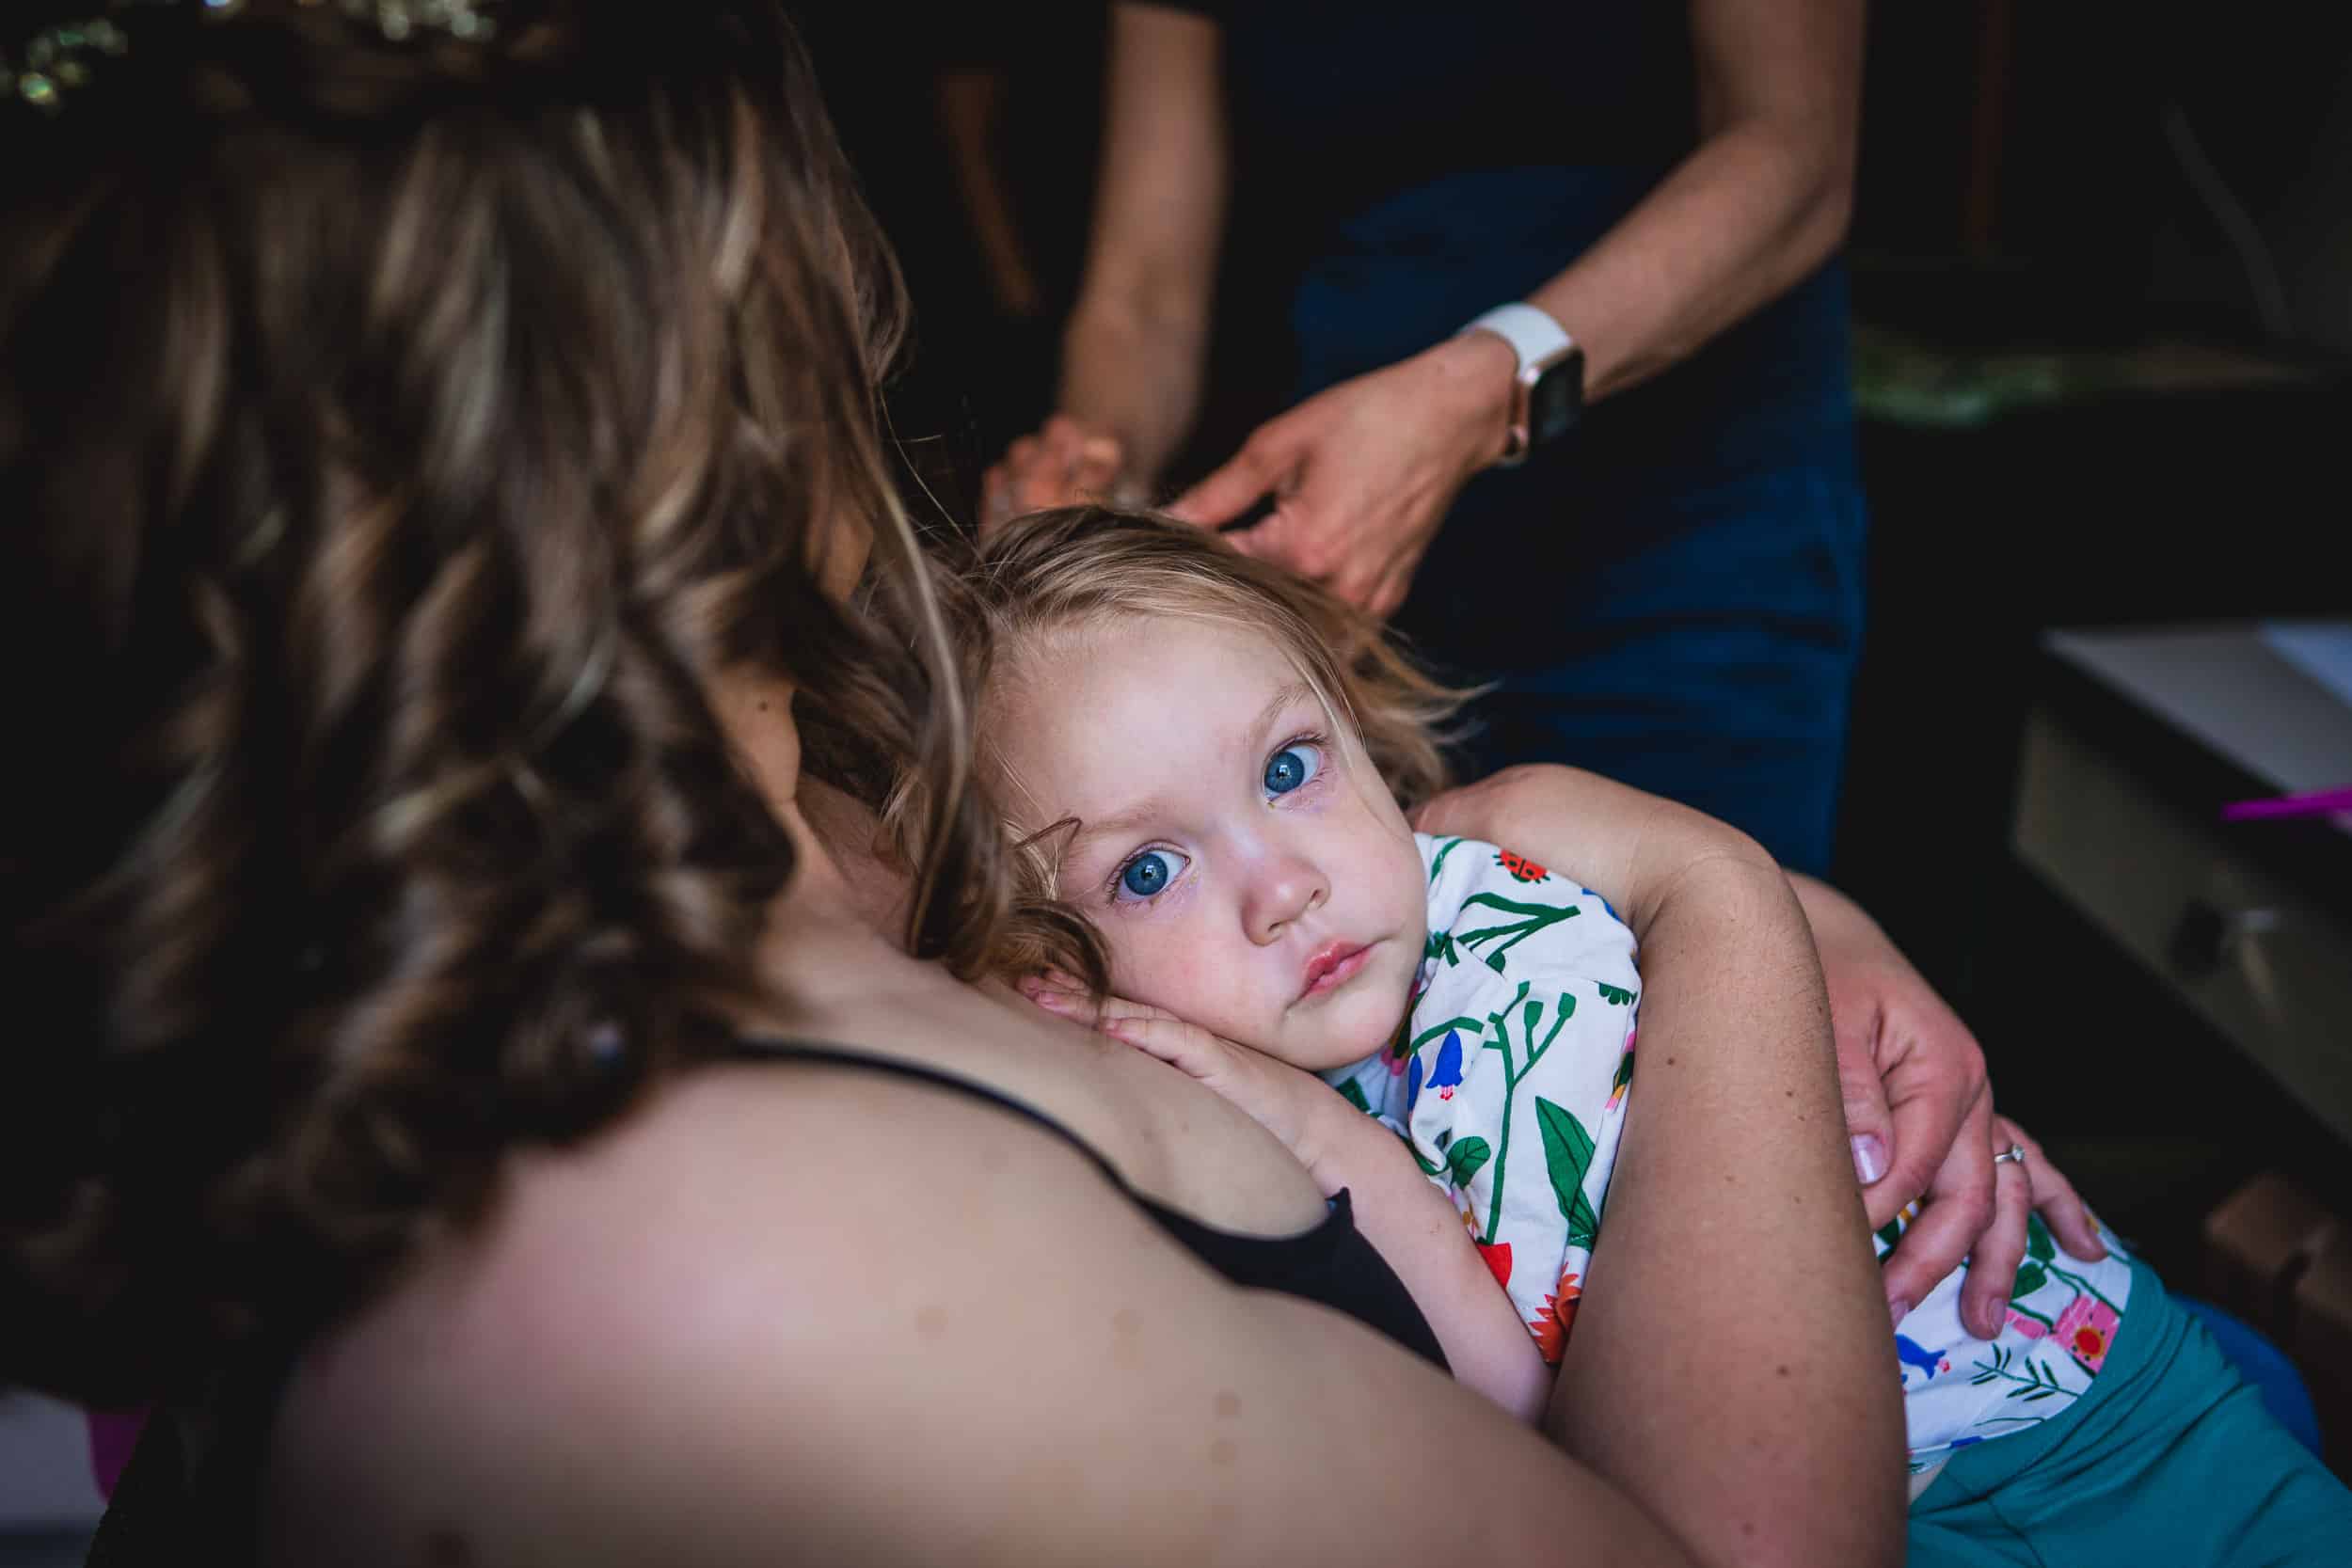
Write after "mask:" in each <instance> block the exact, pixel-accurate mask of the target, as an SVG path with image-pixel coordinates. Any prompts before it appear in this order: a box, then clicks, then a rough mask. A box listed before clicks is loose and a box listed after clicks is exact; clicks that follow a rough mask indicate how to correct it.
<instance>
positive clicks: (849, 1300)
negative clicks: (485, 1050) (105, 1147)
mask: <svg viewBox="0 0 2352 1568" xmlns="http://www.w3.org/2000/svg"><path fill="white" fill-rule="evenodd" d="M1106 1202H1107V1203H1108V1204H1110V1205H1112V1206H1114V1207H1115V1208H1119V1209H1124V1208H1127V1207H1128V1206H1127V1205H1126V1203H1125V1200H1124V1199H1122V1198H1120V1196H1119V1195H1118V1194H1117V1193H1116V1192H1115V1190H1114V1189H1112V1188H1111V1187H1110V1186H1109V1185H1108V1184H1107V1183H1106V1182H1104V1180H1103V1179H1102V1177H1101V1176H1100V1174H1099V1171H1098V1169H1097V1168H1096V1167H1095V1166H1094V1165H1093V1164H1091V1162H1089V1160H1088V1159H1087V1158H1086V1157H1085V1156H1084V1155H1083V1154H1082V1153H1080V1152H1079V1151H1078V1150H1077V1149H1076V1148H1073V1147H1072V1146H1071V1145H1070V1144H1069V1143H1068V1142H1066V1141H1065V1140H1063V1139H1060V1138H1057V1137H1056V1136H1054V1135H1053V1134H1052V1133H1050V1132H1046V1131H1045V1130H1043V1129H1041V1128H1040V1127H1038V1126H1037V1125H1036V1124H1034V1123H1032V1122H1030V1121H1028V1120H1026V1119H1025V1118H1022V1117H1017V1116H1013V1115H1009V1114H1007V1113H1006V1112H1004V1111H1003V1110H1001V1109H999V1108H996V1107H993V1106H991V1105H988V1104H986V1103H984V1102H982V1101H979V1100H977V1099H976V1098H973V1097H970V1096H964V1095H959V1094H954V1093H951V1092H947V1091H945V1090H942V1089H940V1088H937V1087H933V1086H930V1085H925V1084H922V1083H920V1082H917V1081H914V1080H911V1079H908V1078H904V1077H899V1076H896V1075H886V1074H882V1073H876V1072H871V1071H861V1070H850V1069H838V1068H834V1069H828V1068H825V1067H823V1066H814V1067H809V1068H805V1069H795V1070H791V1071H777V1070H774V1069H771V1068H765V1067H760V1066H741V1067H734V1066H730V1067H719V1068H712V1069H704V1070H702V1071H698V1072H696V1073H694V1074H693V1075H691V1077H689V1078H688V1079H686V1080H684V1081H683V1082H681V1083H680V1084H678V1085H675V1086H674V1087H671V1088H669V1089H667V1090H665V1091H663V1092H662V1093H660V1095H659V1096H658V1097H656V1099H655V1100H654V1101H653V1102H651V1103H650V1104H648V1105H647V1106H646V1107H644V1109H643V1110H642V1111H641V1112H640V1113H639V1114H638V1115H636V1116H635V1117H632V1118H630V1119H629V1120H628V1121H627V1122H626V1123H624V1124H623V1125H621V1126H619V1127H617V1128H615V1129H613V1130H612V1132H609V1133H607V1134H605V1135H603V1136H601V1137H599V1138H597V1139H596V1140H595V1141H594V1142H592V1143H591V1144H589V1145H587V1146H585V1147H584V1148H580V1149H575V1150H569V1151H560V1152H558V1151H548V1152H541V1153H533V1154H530V1155H525V1156H520V1157H518V1158H517V1159H516V1162H515V1164H514V1166H513V1168H512V1170H511V1171H510V1173H509V1178H508V1180H507V1183H506V1186H505V1190H504V1192H503V1194H502V1196H501V1201H500V1203H499V1205H498V1207H497V1210H496V1212H494V1213H493V1215H492V1216H491V1217H490V1219H489V1221H488V1223H486V1224H485V1226H484V1227H482V1228H481V1230H480V1231H479V1232H478V1233H477V1234H475V1235H473V1236H470V1237H469V1238H467V1239H465V1240H464V1241H462V1242H453V1243H448V1244H444V1245H441V1246H438V1247H436V1248H433V1249H430V1250H429V1252H428V1253H427V1255H426V1256H425V1257H423V1258H422V1259H420V1260H419V1261H418V1262H417V1263H416V1264H415V1265H414V1266H413V1267H412V1268H411V1269H410V1271H409V1272H408V1273H407V1274H406V1275H405V1277H403V1278H402V1279H400V1280H399V1281H398V1282H397V1283H396V1284H395V1285H394V1286H393V1287H392V1288H391V1289H390V1290H389V1291H386V1292H385V1293H384V1294H383V1295H382V1296H381V1297H380V1298H379V1299H378V1300H377V1301H376V1302H374V1303H373V1305H372V1306H371V1307H368V1308H367V1309H365V1310H364V1311H363V1312H361V1313H360V1314H359V1315H358V1316H357V1317H356V1318H355V1319H353V1320H352V1321H350V1322H349V1323H345V1324H343V1325H342V1326H341V1327H339V1328H337V1329H336V1330H334V1331H332V1332H330V1333H329V1334H328V1335H326V1337H324V1338H323V1339H322V1340H321V1341H320V1343H319V1344H318V1345H317V1346H316V1347H315V1348H314V1349H313V1350H312V1351H311V1352H310V1354H308V1355H306V1356H305V1358H304V1359H303V1361H302V1363H301V1364H300V1365H299V1366H298V1367H297V1369H296V1371H295V1375H294V1379H293V1381H292V1383H291V1385H290V1386H289V1388H288V1390H287V1395H286V1399H285V1401H284V1403H283V1405H282V1406H281V1409H280V1411H279V1415H278V1426H277V1430H276V1432H275V1433H274V1434H273V1440H272V1444H271V1465H270V1474H269V1477H268V1496H269V1498H270V1513H271V1515H272V1518H273V1520H274V1523H275V1526H276V1529H277V1538H278V1539H277V1544H278V1548H279V1549H278V1550H276V1551H274V1552H273V1556H274V1557H277V1558H278V1559H281V1560H310V1558H312V1557H313V1556H315V1555H318V1554H319V1553H321V1552H323V1551H324V1550H326V1548H328V1547H329V1546H330V1545H331V1546H332V1548H333V1549H334V1550H335V1552H336V1553H337V1554H338V1557H339V1559H340V1558H343V1557H349V1556H350V1555H351V1554H352V1552H353V1551H354V1550H356V1549H359V1548H361V1547H365V1546H367V1545H368V1544H371V1543H373V1544H374V1545H375V1546H377V1547H380V1548H381V1549H382V1550H383V1551H384V1553H385V1555H386V1556H387V1557H388V1559H392V1560H401V1561H408V1562H413V1561H415V1560H418V1559H419V1557H420V1555H421V1556H423V1557H424V1558H425V1559H426V1560H436V1559H434V1557H433V1549H435V1548H436V1546H437V1537H435V1535H434V1532H435V1531H442V1532H454V1536H455V1538H456V1539H460V1540H463V1541H464V1542H466V1543H467V1544H468V1549H469V1560H485V1557H484V1552H485V1549H487V1550H488V1558H487V1560H496V1559H497V1558H499V1557H502V1556H508V1555H515V1554H519V1555H522V1556H524V1557H531V1556H534V1555H538V1554H541V1553H543V1552H544V1550H545V1549H546V1548H547V1547H548V1545H549V1544H550V1543H549V1542H548V1540H547V1538H546V1537H545V1536H544V1534H542V1533H540V1528H541V1527H542V1526H544V1525H545V1524H546V1523H547V1521H546V1520H545V1519H544V1518H542V1517H538V1516H537V1514H536V1511H533V1510H532V1509H530V1508H528V1507H526V1506H522V1505H523V1504H524V1501H525V1499H527V1498H529V1497H555V1496H559V1495H563V1494H565V1493H568V1492H569V1491H571V1490H572V1489H573V1488H574V1487H576V1486H579V1485H587V1486H591V1487H595V1486H597V1485H599V1483H600V1482H599V1478H601V1484H603V1485H604V1487H605V1488H606V1489H607V1496H619V1495H621V1494H625V1493H628V1492H631V1491H634V1490H638V1489H642V1488H644V1487H647V1486H651V1485H656V1484H661V1485H668V1484H670V1483H672V1482H675V1481H682V1480H683V1479H684V1478H667V1479H666V1480H660V1479H658V1478H660V1470H661V1467H662V1465H664V1463H665V1458H664V1455H665V1453H666V1454H669V1455H678V1454H683V1453H685V1452H690V1451H692V1450H693V1449H695V1448H696V1447H697V1445H696V1444H693V1443H683V1444H681V1443H679V1442H678V1441H676V1440H675V1439H676V1438H677V1437H678V1435H679V1434H678V1433H675V1432H669V1433H667V1437H668V1439H669V1440H668V1441H665V1440H664V1433H665V1429H667V1428H670V1427H672V1426H673V1425H674V1424H675V1422H677V1421H679V1420H681V1419H684V1420H687V1421H690V1422H691V1420H692V1419H693V1416H692V1407H693V1405H694V1404H695V1402H696V1401H697V1399H698V1397H699V1396H698V1394H697V1391H698V1390H699V1391H701V1392H702V1393H706V1394H707V1390H708V1388H709V1386H710V1385H711V1384H712V1383H713V1381H714V1380H723V1379H724V1378H726V1377H734V1378H738V1379H760V1378H764V1379H766V1380H768V1381H769V1382H771V1384H774V1385H776V1386H777V1389H778V1392H779V1394H780V1395H788V1391H789V1388H790V1386H791V1385H792V1384H793V1382H794V1381H795V1380H796V1376H797V1375H798V1372H796V1369H798V1371H799V1372H810V1373H818V1372H824V1371H827V1370H828V1369H827V1366H826V1363H827V1361H828V1357H829V1354H830V1348H837V1347H839V1346H841V1345H843V1344H846V1343H849V1342H850V1341H852V1340H855V1339H857V1338H863V1337H868V1336H870V1334H871V1332H872V1330H873V1327H874V1325H875V1323H876V1321H877V1317H878V1315H880V1316H881V1317H884V1318H887V1319H889V1320H890V1321H891V1322H892V1323H893V1324H894V1325H895V1326H894V1328H893V1333H895V1334H896V1335H898V1337H900V1338H902V1339H903V1341H904V1343H906V1344H907V1345H908V1346H910V1347H914V1346H919V1345H922V1344H924V1343H926V1342H927V1340H929V1339H932V1338H939V1337H941V1336H942V1335H944V1334H946V1331H947V1330H946V1325H947V1324H948V1323H950V1322H952V1321H953V1320H955V1319H956V1318H958V1317H962V1318H964V1319H965V1320H966V1321H964V1322H962V1323H960V1324H958V1329H959V1332H960V1334H961V1335H969V1334H972V1333H974V1332H976V1331H977V1330H979V1329H980V1328H981V1327H982V1325H980V1324H976V1323H971V1322H970V1321H969V1313H968V1311H960V1310H959V1307H958V1297H959V1294H960V1292H959V1290H958V1286H957V1281H956V1279H955V1278H954V1277H952V1275H944V1274H943V1272H942V1265H943V1264H944V1263H946V1262H947V1261H948V1260H949V1259H950V1257H951V1254H952V1253H953V1252H954V1251H955V1250H957V1246H958V1239H959V1233H960V1232H961V1230H963V1229H964V1228H966V1227H970V1226H971V1225H973V1224H974V1223H976V1220H977V1217H978V1216H980V1215H982V1214H986V1215H987V1216H988V1220H987V1223H988V1225H989V1226H990V1227H991V1228H993V1229H994V1230H995V1231H997V1232H998V1233H999V1234H1000V1235H1001V1234H1004V1233H1005V1232H1006V1230H1007V1228H1008V1227H1022V1228H1025V1227H1041V1229H1042V1228H1050V1227H1060V1226H1067V1225H1074V1224H1089V1223H1092V1224H1095V1225H1096V1226H1097V1227H1098V1228H1099V1226H1100V1224H1101V1222H1102V1219H1103V1215H1104V1204H1105V1203H1106ZM1008 1239H1009V1240H1017V1238H1008ZM722 1369H726V1370H722ZM831 1370H838V1369H831ZM878 1371H879V1373H880V1377H879V1386H888V1384H889V1381H890V1374H889V1370H888V1369H887V1368H882V1369H878ZM629 1433H635V1434H636V1435H634V1436H632V1435H628V1434H629ZM549 1466H553V1467H554V1468H553V1469H550V1468H549ZM648 1467H650V1468H648ZM607 1471H611V1472H613V1473H611V1474H606V1473H605V1472H607ZM622 1471H627V1472H628V1473H627V1474H622V1473H620V1472H622ZM516 1532H521V1533H516ZM501 1539H504V1540H505V1544H506V1545H507V1546H509V1547H511V1548H512V1551H511V1552H510V1551H502V1550H497V1549H491V1548H494V1547H496V1545H497V1544H498V1543H499V1542H500V1541H501Z"/></svg>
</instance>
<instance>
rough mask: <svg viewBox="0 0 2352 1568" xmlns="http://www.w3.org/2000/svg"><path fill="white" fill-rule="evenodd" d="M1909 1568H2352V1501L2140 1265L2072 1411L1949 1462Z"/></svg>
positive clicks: (1918, 1520)
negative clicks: (2102, 1360)
mask: <svg viewBox="0 0 2352 1568" xmlns="http://www.w3.org/2000/svg"><path fill="white" fill-rule="evenodd" d="M1910 1560H1911V1564H1912V1568H1944V1565H1947V1564H1948V1565H1950V1568H1991V1565H1993V1564H2004V1565H2007V1564H2027V1565H2030V1568H2106V1565H2107V1564H2110V1563H2112V1564H2118V1565H2122V1564H2129V1565H2131V1568H2148V1565H2157V1564H2161V1565H2163V1568H2206V1565H2208V1564H2222V1563H2227V1564H2245V1565H2247V1568H2252V1565H2254V1564H2257V1563H2260V1564H2265V1565H2272V1564H2280V1565H2283V1564H2295V1565H2296V1568H2300V1565H2302V1564H2307V1563H2308V1564H2311V1565H2312V1568H2322V1565H2325V1568H2346V1565H2352V1492H2347V1491H2346V1490H2345V1489H2344V1483H2343V1482H2342V1481H2338V1480H2336V1478H2335V1477H2334V1476H2332V1475H2330V1474H2329V1473H2328V1470H2327V1468H2326V1466H2324V1465H2321V1464H2320V1462H2319V1461H2318V1459H2317V1458H2316V1457H2314V1456H2313V1455H2312V1452H2311V1451H2310V1450H2309V1449H2305V1448H2304V1447H2303V1446H2302V1445H2301V1444H2300V1443H2298V1442H2296V1440H2295V1439H2294V1437H2293V1436H2291V1435H2289V1433H2287V1430H2286V1429H2285V1428H2284V1427H2282V1426H2280V1424H2279V1423H2278V1422H2277V1421H2275V1420H2273V1419H2272V1418H2271V1417H2270V1414H2269V1412H2268V1411H2266V1410H2265V1409H2264V1408H2263V1404H2262V1398H2261V1396H2260V1395H2259V1394H2257V1393H2256V1392H2255V1391H2254V1388H2253V1387H2252V1386H2251V1385H2249V1384H2248V1383H2247V1382H2246V1381H2245V1380H2244V1379H2243V1378H2241V1377H2239V1376H2238V1375H2237V1372H2236V1371H2235V1370H2233V1368H2232V1367H2231V1365H2230V1363H2229V1361H2228V1360H2227V1358H2225V1357H2224V1356H2223V1355H2222V1354H2221V1349H2220V1347H2219V1346H2218V1345H2217V1344H2216V1343H2215V1342H2214V1338H2213V1336H2212V1335H2211V1334H2209V1333H2207V1332H2206V1330H2205V1326H2204V1325H2203V1324H2202V1323H2199V1322H2197V1320H2195V1319H2194V1318H2192V1317H2190V1316H2189V1315H2188V1314H2187V1313H2185V1312H2184V1311H2182V1310H2181V1308H2180V1307H2179V1306H2177V1305H2176V1304H2175V1303H2174V1302H2173V1301H2172V1299H2171V1298H2170V1297H2169V1296H2168V1295H2166V1294H2165V1291H2164V1286H2163V1284H2162V1282H2160V1281H2159V1280H2158V1279H2157V1278H2156V1275H2155V1273H2154V1271H2153V1270H2151V1269H2150V1268H2149V1267H2148V1266H2147V1265H2146V1264H2144V1263H2140V1262H2137V1261H2135V1262H2134V1263H2133V1264H2132V1295H2131V1303H2130V1306H2129V1307H2127V1308H2126V1309H2125V1311H2124V1314H2123V1323H2122V1328H2121V1329H2119V1330H2118V1331H2117V1333H2116V1336H2115V1346H2114V1348H2113V1349H2112V1350H2110V1351H2109V1352H2108V1353H2107V1360H2106V1366H2105V1367H2104V1368H2103V1369H2102V1370H2100V1373H2099V1376H2098V1378H2097V1379H2096V1380H2095V1381H2094V1382H2093V1383H2092V1384H2091V1386H2090V1389H2089V1390H2088V1391H2087V1392H2086V1393H2085V1394H2084V1395H2083V1397H2082V1398H2081V1399H2079V1400H2077V1401H2075V1402H2074V1408H2073V1409H2072V1410H2070V1411H2068V1412H2067V1413H2066V1414H2065V1415H2063V1416H2060V1417H2058V1418H2055V1419H2053V1420H2049V1421H2044V1422H2043V1423H2042V1424H2041V1425H2040V1426H2037V1427H2035V1428H2033V1429H2032V1430H2031V1431H2029V1432H2022V1433H2017V1434H2016V1435H2015V1436H2011V1437H2003V1438H2000V1439H1997V1440H1996V1441H1993V1442H1989V1443H1979V1444H1977V1445H1975V1446H1974V1447H1971V1448H1967V1449H1962V1450H1961V1451H1960V1452H1958V1453H1956V1454H1954V1455H1953V1456H1952V1457H1951V1460H1950V1462H1949V1463H1948V1464H1947V1465H1945V1466H1944V1469H1943V1471H1942V1473H1940V1474H1939V1475H1937V1477H1936V1478H1935V1480H1934V1481H1933V1482H1932V1483H1931V1485H1930V1486H1929V1487H1928V1489H1927V1491H1926V1492H1924V1493H1923V1494H1921V1495H1920V1497H1919V1500H1918V1501H1916V1502H1915V1503H1913V1504H1912V1505H1911V1558H1910Z"/></svg>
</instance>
